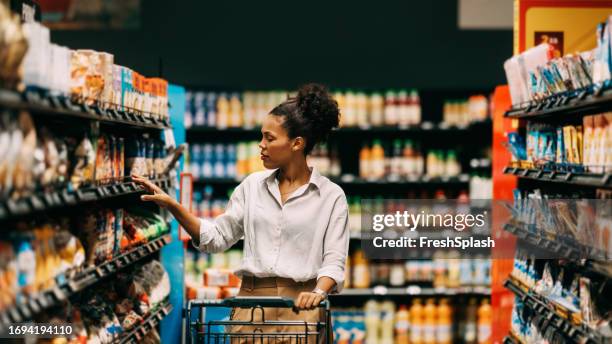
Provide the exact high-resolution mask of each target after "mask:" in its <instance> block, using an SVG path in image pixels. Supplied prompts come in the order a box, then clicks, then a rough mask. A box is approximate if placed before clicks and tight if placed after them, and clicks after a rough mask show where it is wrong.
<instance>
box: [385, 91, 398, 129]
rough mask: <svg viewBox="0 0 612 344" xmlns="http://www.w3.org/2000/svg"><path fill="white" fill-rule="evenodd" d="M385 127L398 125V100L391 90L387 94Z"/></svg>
mask: <svg viewBox="0 0 612 344" xmlns="http://www.w3.org/2000/svg"><path fill="white" fill-rule="evenodd" d="M385 125H389V126H393V125H397V98H396V95H395V93H394V92H393V91H391V90H389V91H387V93H386V94H385Z"/></svg>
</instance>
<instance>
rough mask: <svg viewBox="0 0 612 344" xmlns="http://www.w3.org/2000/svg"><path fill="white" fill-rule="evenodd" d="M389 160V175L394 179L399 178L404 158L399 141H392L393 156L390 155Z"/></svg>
mask: <svg viewBox="0 0 612 344" xmlns="http://www.w3.org/2000/svg"><path fill="white" fill-rule="evenodd" d="M391 159H392V160H391V175H392V176H394V177H399V176H401V175H402V170H403V167H402V163H403V160H404V157H403V151H402V141H401V140H399V139H396V140H394V141H393V154H392V155H391Z"/></svg>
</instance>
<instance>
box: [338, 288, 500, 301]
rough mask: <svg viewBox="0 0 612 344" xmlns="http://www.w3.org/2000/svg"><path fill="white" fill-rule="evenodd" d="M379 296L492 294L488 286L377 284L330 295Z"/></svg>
mask: <svg viewBox="0 0 612 344" xmlns="http://www.w3.org/2000/svg"><path fill="white" fill-rule="evenodd" d="M373 295H378V296H409V295H414V296H455V295H491V289H490V288H488V287H459V288H423V287H420V286H408V287H404V288H394V287H385V286H376V287H373V288H347V289H344V290H343V291H342V293H340V294H332V295H330V297H332V298H336V297H347V296H349V297H358V296H363V297H372V296H373Z"/></svg>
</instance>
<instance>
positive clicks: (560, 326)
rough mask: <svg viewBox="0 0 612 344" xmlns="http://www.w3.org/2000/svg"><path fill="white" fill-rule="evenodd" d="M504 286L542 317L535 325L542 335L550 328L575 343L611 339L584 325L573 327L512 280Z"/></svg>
mask: <svg viewBox="0 0 612 344" xmlns="http://www.w3.org/2000/svg"><path fill="white" fill-rule="evenodd" d="M504 286H505V287H506V288H507V289H508V290H510V291H512V292H513V293H514V294H516V295H517V296H518V297H520V298H521V300H522V301H523V303H524V304H525V305H526V306H527V307H529V308H530V309H532V310H533V311H534V312H536V313H539V314H540V315H542V319H543V320H542V322H540V323H539V324H537V326H538V328H539V329H540V332H542V333H544V332H546V330H547V329H548V327H549V326H552V327H553V328H554V329H555V330H556V331H557V332H560V333H561V334H563V335H564V336H565V337H566V338H568V339H569V340H571V341H572V342H576V343H608V342H609V340H610V339H611V338H606V337H604V336H602V335H601V334H599V333H596V332H595V331H594V330H592V329H590V328H587V326H586V325H584V324H581V325H575V324H574V323H572V322H571V320H570V319H568V318H567V317H566V316H563V315H562V314H560V313H558V312H557V311H556V310H555V306H554V305H552V304H551V302H550V301H548V300H547V299H546V298H545V297H543V296H541V295H537V294H535V293H533V292H531V291H528V290H526V289H525V288H524V287H522V286H520V285H519V284H518V283H517V282H514V281H513V280H512V279H508V280H506V282H505V284H504Z"/></svg>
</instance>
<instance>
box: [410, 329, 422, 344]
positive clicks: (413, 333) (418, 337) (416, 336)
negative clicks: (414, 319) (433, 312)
mask: <svg viewBox="0 0 612 344" xmlns="http://www.w3.org/2000/svg"><path fill="white" fill-rule="evenodd" d="M422 340H423V326H422V325H415V324H413V325H412V328H411V329H410V341H411V342H414V343H418V342H421V341H422Z"/></svg>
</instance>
